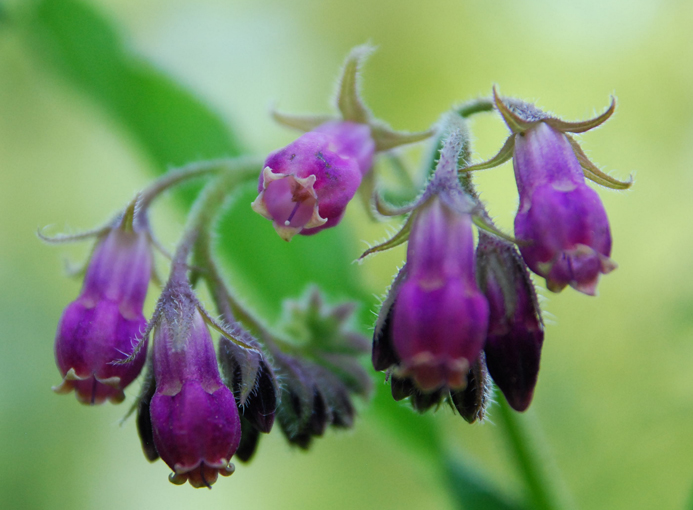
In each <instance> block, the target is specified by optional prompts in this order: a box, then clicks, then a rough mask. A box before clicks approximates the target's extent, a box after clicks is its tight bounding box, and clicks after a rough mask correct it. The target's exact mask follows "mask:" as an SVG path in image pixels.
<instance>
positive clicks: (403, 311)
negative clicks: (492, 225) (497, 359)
mask: <svg viewBox="0 0 693 510" xmlns="http://www.w3.org/2000/svg"><path fill="white" fill-rule="evenodd" d="M448 120H449V121H450V122H451V124H452V126H453V128H454V129H451V133H450V134H449V135H448V136H447V137H446V139H445V141H444V144H443V148H442V150H441V152H440V158H439V159H438V163H437V166H436V171H435V173H434V176H433V178H432V179H431V181H430V182H429V184H428V186H427V188H426V190H425V192H424V193H423V195H422V196H421V197H420V198H419V199H418V200H417V201H416V202H415V203H414V204H412V205H411V206H409V208H408V209H409V210H411V211H412V212H411V214H410V216H409V218H408V219H407V220H406V222H405V224H404V226H403V227H402V230H401V231H400V232H399V233H397V234H395V236H393V237H392V239H390V240H389V241H386V242H384V243H382V244H380V245H377V246H374V247H372V248H369V250H367V251H366V252H365V254H364V255H363V256H365V255H367V254H369V253H374V252H377V251H382V250H384V249H388V248H390V247H393V246H396V245H398V244H400V243H401V242H402V241H403V240H404V239H407V238H408V243H409V244H408V246H407V262H406V264H405V266H404V267H402V269H401V270H400V272H399V273H398V275H397V276H396V277H395V279H394V281H393V283H392V285H391V286H390V290H389V291H388V295H387V298H386V299H385V301H384V302H383V304H382V307H381V309H380V313H379V314H378V320H377V322H376V324H375V331H374V335H373V353H372V361H373V367H374V368H375V369H376V370H387V372H388V375H389V379H390V383H391V390H392V396H393V398H394V399H395V400H402V399H404V398H409V399H410V402H411V405H412V407H413V408H414V409H415V410H417V411H419V412H422V413H423V412H425V411H427V410H428V409H430V408H431V407H433V406H436V405H439V404H440V403H441V402H442V401H443V400H448V401H449V402H450V403H451V405H453V406H454V407H455V408H457V409H458V411H459V412H460V414H461V415H462V416H463V417H464V418H465V420H467V421H470V422H473V421H475V420H477V419H483V417H484V413H485V407H486V405H487V403H488V400H489V393H488V378H487V377H486V368H485V362H484V360H483V353H482V348H483V345H484V340H485V339H486V333H487V329H488V319H489V307H488V303H487V302H486V298H485V297H484V295H483V294H482V293H481V292H480V291H479V288H478V286H477V282H476V276H475V257H474V235H473V232H472V216H473V214H475V211H476V209H477V208H476V202H475V200H476V199H475V198H474V197H472V196H471V195H470V194H469V193H467V192H466V191H465V190H464V189H463V188H462V185H461V183H460V181H459V178H458V158H459V157H460V153H461V151H462V149H463V143H464V140H465V137H464V136H463V132H462V129H461V128H463V126H461V127H458V125H457V124H456V123H455V122H454V118H450V119H448Z"/></svg>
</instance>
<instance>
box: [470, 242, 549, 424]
mask: <svg viewBox="0 0 693 510" xmlns="http://www.w3.org/2000/svg"><path fill="white" fill-rule="evenodd" d="M476 257H477V279H478V281H479V286H480V287H481V289H482V290H483V291H484V293H485V295H486V298H487V300H488V303H489V310H490V316H489V325H488V336H487V338H486V343H485V345H484V352H485V353H486V364H487V366H488V370H489V372H490V374H491V377H492V378H493V380H494V381H495V383H496V384H497V385H498V387H499V388H500V389H501V391H502V392H503V394H504V395H505V398H506V399H507V401H508V403H509V404H510V406H511V407H512V408H513V409H515V410H516V411H524V410H525V409H527V407H529V404H530V402H531V401H532V396H533V394H534V386H535V385H536V382H537V375H538V373H539V360H540V357H541V347H542V343H543V341H544V328H543V324H542V321H541V315H540V310H539V306H538V304H537V301H536V295H535V292H534V286H533V284H532V281H531V279H530V277H529V273H528V271H527V268H526V266H525V264H524V262H523V261H522V258H521V257H520V255H519V253H517V249H516V248H515V247H514V246H513V245H512V244H511V243H509V242H507V241H504V240H502V239H499V238H496V237H494V236H491V235H489V234H487V233H484V232H480V233H479V244H478V246H477V254H476Z"/></svg>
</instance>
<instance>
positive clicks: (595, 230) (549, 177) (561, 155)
mask: <svg viewBox="0 0 693 510" xmlns="http://www.w3.org/2000/svg"><path fill="white" fill-rule="evenodd" d="M494 100H495V104H496V108H497V110H498V111H499V113H500V114H501V116H502V117H503V120H504V121H505V122H506V124H507V125H508V127H509V129H510V131H511V135H510V137H509V138H508V140H507V141H506V143H505V145H504V146H503V148H502V149H501V150H500V152H499V153H498V155H496V156H495V157H494V158H492V159H491V160H489V161H488V162H485V163H480V164H477V165H473V166H471V167H469V168H467V169H465V170H464V171H472V170H480V169H484V168H491V167H493V166H496V165H499V164H501V163H503V162H504V161H507V160H508V159H510V158H511V157H512V158H513V165H514V168H515V179H516V181H517V188H518V191H519V194H520V206H519V209H518V212H517V216H516V217H515V236H516V237H517V238H518V239H519V240H520V241H522V243H521V244H520V251H521V253H522V257H523V258H524V260H525V262H526V263H527V265H528V266H529V267H530V268H531V269H532V271H534V272H535V273H537V274H538V275H540V276H542V277H544V278H545V279H546V283H547V287H548V289H549V290H551V291H553V292H560V291H561V290H562V289H563V288H565V287H566V286H567V285H570V286H571V287H573V288H575V289H576V290H578V291H580V292H582V293H584V294H588V295H594V294H595V293H596V287H597V282H598V280H599V275H600V274H606V273H609V272H611V271H612V270H613V269H615V268H616V264H615V263H614V262H613V261H612V260H611V259H610V258H609V256H610V254H611V233H610V229H609V223H608V220H607V217H606V212H605V211H604V207H603V206H602V203H601V200H600V199H599V196H598V195H597V193H596V192H595V191H594V190H592V189H591V188H589V187H588V186H587V185H586V184H585V177H587V178H588V179H590V180H592V181H594V182H596V183H597V184H600V185H602V186H606V187H610V188H613V189H627V188H629V187H630V186H631V184H632V180H631V181H628V182H621V181H618V180H616V179H614V178H613V177H611V176H609V175H607V174H604V173H603V172H601V171H600V170H599V169H598V168H597V167H596V166H595V165H594V164H593V163H592V162H591V161H590V160H589V159H588V158H587V156H586V155H585V153H584V152H583V151H582V149H581V148H580V146H579V145H578V143H577V142H576V141H575V140H574V139H573V138H572V137H571V136H570V135H569V134H568V133H582V132H585V131H588V130H590V129H593V128H595V127H597V126H599V125H601V124H602V123H604V122H606V120H607V119H608V118H609V117H610V116H611V115H612V113H613V112H614V110H615V107H616V103H615V101H614V100H612V102H611V106H610V107H609V108H608V109H607V110H606V111H605V112H604V113H603V114H602V115H600V116H598V117H595V118H594V119H591V120H588V121H584V122H565V121H562V120H560V119H557V118H555V117H552V116H550V115H548V114H546V113H544V112H542V111H541V110H539V109H537V108H536V107H535V106H533V105H531V104H528V103H524V102H522V101H519V100H516V99H508V98H505V99H502V98H501V97H500V96H498V94H497V93H496V90H495V89H494Z"/></svg>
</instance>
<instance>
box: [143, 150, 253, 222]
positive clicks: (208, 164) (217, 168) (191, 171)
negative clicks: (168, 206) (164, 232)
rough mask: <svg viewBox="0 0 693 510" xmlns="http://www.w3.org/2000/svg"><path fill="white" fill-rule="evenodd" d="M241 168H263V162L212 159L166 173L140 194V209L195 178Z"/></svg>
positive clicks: (250, 159)
mask: <svg viewBox="0 0 693 510" xmlns="http://www.w3.org/2000/svg"><path fill="white" fill-rule="evenodd" d="M239 165H240V166H245V165H249V166H252V165H256V166H257V167H261V165H262V161H261V160H259V159H257V158H250V157H248V158H233V159H228V158H227V159H212V160H207V161H196V162H194V163H190V164H189V165H185V166H183V167H180V168H176V169H172V170H169V171H168V172H166V173H165V174H164V175H163V176H162V177H160V178H159V179H157V180H156V181H154V182H153V183H152V184H151V185H150V186H149V187H148V188H146V189H145V190H144V191H142V193H141V194H140V200H139V207H140V208H141V209H147V208H148V207H149V205H150V204H151V202H152V201H153V200H154V199H155V198H156V197H158V196H159V195H160V194H161V193H163V192H164V191H166V190H167V189H169V188H172V187H173V186H176V185H177V184H180V183H182V182H184V181H187V180H189V179H194V178H195V177H202V176H205V175H211V174H215V173H218V172H224V171H229V172H235V171H237V170H236V169H237V168H238V167H239Z"/></svg>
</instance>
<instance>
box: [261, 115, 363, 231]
mask: <svg viewBox="0 0 693 510" xmlns="http://www.w3.org/2000/svg"><path fill="white" fill-rule="evenodd" d="M374 152H375V143H374V141H373V140H372V138H371V135H370V127H369V126H367V125H365V124H356V123H353V122H343V121H342V122H328V123H326V124H324V125H321V126H320V127H318V128H316V129H314V130H313V131H310V132H308V133H306V134H304V135H302V136H301V137H299V138H298V139H297V140H295V141H294V142H292V143H290V144H289V145H287V146H286V147H284V148H282V149H279V150H278V151H275V152H273V153H272V154H270V155H269V156H268V157H267V160H266V161H265V168H264V170H263V171H262V174H261V175H260V182H259V185H258V191H259V192H260V194H259V195H258V197H257V199H256V200H255V201H254V202H253V204H252V206H253V210H255V211H256V212H257V213H259V214H261V215H262V216H264V217H266V218H267V219H270V220H272V222H273V224H274V228H275V229H276V230H277V233H278V234H279V235H280V236H281V237H282V238H283V239H285V240H287V241H288V240H290V239H291V237H293V236H294V235H296V234H302V235H311V234H315V233H317V232H319V231H320V230H323V229H325V228H328V227H332V226H334V225H336V224H337V223H339V221H340V220H341V219H342V216H344V211H345V210H346V206H347V204H348V203H349V201H351V199H352V198H353V197H354V194H355V193H356V190H357V189H358V187H359V185H360V184H361V179H362V177H363V175H365V174H366V173H367V172H368V171H369V170H370V168H371V166H372V164H373V154H374Z"/></svg>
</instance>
